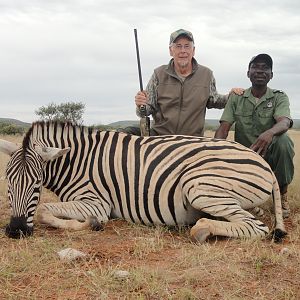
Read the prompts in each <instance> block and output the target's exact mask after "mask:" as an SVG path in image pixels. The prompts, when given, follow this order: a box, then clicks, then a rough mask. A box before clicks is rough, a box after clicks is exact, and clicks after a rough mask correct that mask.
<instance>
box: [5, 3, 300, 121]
mask: <svg viewBox="0 0 300 300" xmlns="http://www.w3.org/2000/svg"><path fill="white" fill-rule="evenodd" d="M299 15H300V3H299V2H298V1H259V0H253V1H243V0H241V1H226V0H212V1H202V0H198V1H196V0H194V1H192V0H186V1H178V0H172V1H169V0H165V1H157V0H153V1H145V0H129V1H128V0H123V1H121V0H118V1H111V0H110V1H106V0H99V1H91V0H86V1H76V0H75V1H64V0H60V1H58V0H54V1H39V0H35V1H34V0H27V1H21V0H15V1H11V0H2V1H0V40H1V49H0V65H1V70H2V72H1V73H0V85H1V88H0V105H1V109H0V117H2V118H16V119H20V120H22V121H26V122H32V121H35V120H36V119H37V116H36V115H35V113H34V111H35V110H36V109H37V108H39V107H41V106H44V105H47V104H49V103H51V102H55V103H62V102H67V101H81V102H83V103H85V107H86V109H85V114H84V121H85V124H87V125H91V124H108V123H110V122H114V121H118V120H128V119H130V120H134V119H137V117H136V115H135V105H134V95H135V94H136V92H137V90H138V89H139V82H138V73H137V64H136V54H135V45H134V34H133V29H134V28H137V29H138V37H139V45H140V56H141V64H142V74H143V81H144V86H146V84H147V81H148V79H149V78H150V76H151V74H152V71H153V69H154V68H155V67H157V66H159V65H161V64H166V63H167V62H168V61H169V59H170V57H169V53H168V41H169V36H170V33H171V32H173V31H175V30H177V29H179V28H185V29H187V30H190V31H192V32H193V34H194V38H195V46H196V54H195V57H196V59H197V60H198V62H199V63H200V64H203V65H205V66H208V67H209V68H211V69H212V70H213V72H214V76H215V78H216V81H217V88H218V91H219V92H220V93H227V92H228V91H229V90H230V89H231V88H232V87H245V88H247V87H249V86H250V82H249V80H248V78H247V76H246V72H247V66H248V62H249V60H250V58H251V57H252V56H254V55H256V54H258V53H268V54H270V55H271V56H272V57H273V60H274V68H273V71H274V78H273V80H272V81H271V82H270V84H269V86H270V87H272V88H277V89H281V90H284V91H285V92H286V93H287V94H288V96H289V98H290V103H291V113H292V117H294V118H300V99H299V98H300V90H299V82H300V59H299V58H300V18H299ZM220 114H221V111H218V110H209V111H208V114H207V117H208V118H219V116H220Z"/></svg>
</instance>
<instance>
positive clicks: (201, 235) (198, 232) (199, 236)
mask: <svg viewBox="0 0 300 300" xmlns="http://www.w3.org/2000/svg"><path fill="white" fill-rule="evenodd" d="M195 227H196V228H195ZM210 235H211V233H210V231H209V229H208V228H207V227H203V228H197V225H196V226H194V227H192V229H191V236H192V239H193V241H194V242H196V243H200V244H203V243H204V242H205V241H206V240H207V238H208V237H209V236H210Z"/></svg>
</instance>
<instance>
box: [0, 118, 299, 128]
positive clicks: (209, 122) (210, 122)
mask: <svg viewBox="0 0 300 300" xmlns="http://www.w3.org/2000/svg"><path fill="white" fill-rule="evenodd" d="M0 123H10V124H14V125H17V126H21V127H30V126H31V123H26V122H22V121H20V120H17V119H10V118H0ZM139 124H140V122H139V120H138V119H137V120H123V121H117V122H113V123H109V124H107V125H106V126H108V127H112V128H124V127H127V126H139ZM218 126H219V120H217V119H206V120H205V128H206V129H210V130H214V129H216V128H217V127H218ZM293 129H300V119H294V126H293Z"/></svg>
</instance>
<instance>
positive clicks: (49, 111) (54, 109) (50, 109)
mask: <svg viewBox="0 0 300 300" xmlns="http://www.w3.org/2000/svg"><path fill="white" fill-rule="evenodd" d="M35 114H36V115H38V116H40V118H41V119H42V120H44V121H52V120H56V118H57V115H58V106H57V105H56V104H55V103H50V104H48V105H47V106H42V107H40V108H39V109H37V110H36V111H35Z"/></svg>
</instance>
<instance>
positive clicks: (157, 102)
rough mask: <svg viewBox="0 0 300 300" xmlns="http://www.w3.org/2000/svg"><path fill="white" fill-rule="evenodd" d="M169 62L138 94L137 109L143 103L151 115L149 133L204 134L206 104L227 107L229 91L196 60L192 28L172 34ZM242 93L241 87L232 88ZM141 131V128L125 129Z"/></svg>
mask: <svg viewBox="0 0 300 300" xmlns="http://www.w3.org/2000/svg"><path fill="white" fill-rule="evenodd" d="M169 53H170V55H171V56H172V59H171V60H170V62H169V64H168V65H162V66H160V67H158V68H156V69H155V70H154V73H153V75H152V77H151V79H150V81H149V83H148V85H147V87H146V90H145V91H139V92H138V93H137V94H136V96H135V103H136V113H137V115H138V116H141V111H140V108H141V106H145V107H146V115H152V118H153V122H152V128H151V131H150V135H168V134H185V135H196V136H203V134H204V122H205V113H206V108H219V109H221V108H224V107H225V104H226V101H227V99H228V95H219V94H218V93H217V90H216V82H215V78H214V76H213V72H212V71H211V70H210V69H209V68H207V67H204V66H202V65H200V64H198V63H197V61H196V59H195V58H194V54H195V46H194V38H193V35H192V33H191V32H189V31H187V30H184V29H179V30H177V31H175V32H173V33H172V34H171V36H170V43H169ZM232 91H233V92H235V93H240V94H241V93H242V92H243V90H242V89H238V88H236V89H232ZM121 131H125V132H128V133H131V134H136V135H140V130H139V129H138V128H136V127H135V128H134V127H127V128H125V129H124V130H121Z"/></svg>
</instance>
